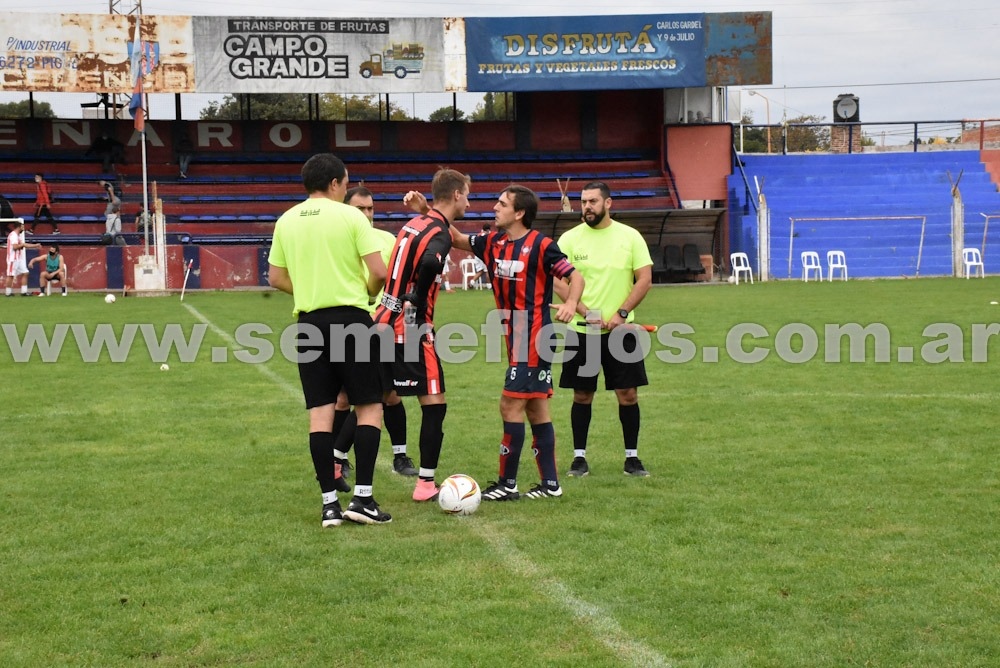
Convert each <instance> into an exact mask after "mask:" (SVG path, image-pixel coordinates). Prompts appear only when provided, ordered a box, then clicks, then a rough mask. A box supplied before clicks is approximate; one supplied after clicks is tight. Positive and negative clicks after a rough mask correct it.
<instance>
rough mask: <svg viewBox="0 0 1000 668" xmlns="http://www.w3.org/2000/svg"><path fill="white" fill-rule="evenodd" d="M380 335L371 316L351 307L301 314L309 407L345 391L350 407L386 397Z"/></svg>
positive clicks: (301, 359)
mask: <svg viewBox="0 0 1000 668" xmlns="http://www.w3.org/2000/svg"><path fill="white" fill-rule="evenodd" d="M379 341H380V339H379V337H378V336H377V335H376V333H375V328H374V327H373V326H372V318H371V314H369V313H368V311H365V310H363V309H359V308H355V307H353V306H337V307H333V308H324V309H318V310H316V311H310V312H308V313H299V322H298V339H297V344H296V350H297V353H298V359H297V363H298V367H299V380H300V381H301V383H302V394H303V396H304V397H305V400H306V408H315V407H317V406H325V405H326V404H332V403H335V402H336V401H337V395H338V394H339V393H340V390H341V389H343V390H345V391H346V392H347V399H348V401H350V402H351V404H352V405H358V404H376V403H379V402H380V401H382V391H383V382H382V373H381V364H380V362H379Z"/></svg>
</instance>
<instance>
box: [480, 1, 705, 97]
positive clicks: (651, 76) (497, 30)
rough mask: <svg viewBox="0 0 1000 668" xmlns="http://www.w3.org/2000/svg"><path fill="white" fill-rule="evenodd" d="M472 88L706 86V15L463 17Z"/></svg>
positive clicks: (490, 89) (576, 88)
mask: <svg viewBox="0 0 1000 668" xmlns="http://www.w3.org/2000/svg"><path fill="white" fill-rule="evenodd" d="M465 50H466V67H467V70H466V75H467V84H468V89H469V90H470V91H497V92H499V91H529V90H535V91H554V90H607V89H628V88H694V87H699V86H705V85H706V77H705V14H662V15H639V16H575V17H574V16H560V17H540V18H466V19H465Z"/></svg>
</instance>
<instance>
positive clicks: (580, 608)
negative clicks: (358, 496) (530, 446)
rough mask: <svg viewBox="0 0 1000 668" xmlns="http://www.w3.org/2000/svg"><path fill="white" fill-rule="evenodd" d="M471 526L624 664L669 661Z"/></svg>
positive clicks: (489, 530)
mask: <svg viewBox="0 0 1000 668" xmlns="http://www.w3.org/2000/svg"><path fill="white" fill-rule="evenodd" d="M182 306H183V307H184V308H186V309H187V310H188V311H189V312H190V313H191V315H193V316H194V317H195V318H197V319H198V320H199V321H200V322H202V323H204V324H205V325H207V326H208V328H209V329H211V330H212V331H213V332H214V333H215V334H217V335H218V336H219V337H220V338H221V339H222V340H223V341H225V342H226V344H227V345H228V346H229V347H230V348H231V349H232V350H234V351H235V350H239V346H238V345H237V343H236V339H234V338H233V337H232V336H230V335H229V334H228V333H227V332H225V331H224V330H223V329H221V328H219V327H218V326H216V324H215V323H213V322H212V321H211V320H209V319H208V318H206V317H205V316H204V315H202V313H201V312H200V311H199V310H198V309H196V308H195V307H193V306H191V305H190V304H182ZM254 366H255V367H257V370H258V371H260V372H261V373H262V374H264V375H265V376H266V377H267V378H268V379H269V380H271V381H272V382H274V384H275V385H278V386H279V387H281V388H282V389H284V390H285V391H286V392H288V394H290V395H292V396H293V397H295V398H297V399H300V398H301V397H302V391H301V389H300V388H299V387H298V386H296V385H293V384H292V383H289V382H288V381H287V380H285V379H284V378H282V377H281V376H279V375H278V374H276V373H274V372H273V371H271V370H270V369H269V368H268V367H267V366H266V365H264V364H255V365H254ZM474 526H475V529H474V531H475V532H476V533H477V534H479V536H480V537H481V538H482V539H483V540H485V541H486V542H487V543H489V544H491V545H492V546H493V548H494V549H495V550H496V551H497V553H498V554H499V555H500V557H501V559H502V560H503V562H504V563H505V564H507V565H508V566H511V567H513V569H514V570H515V571H517V572H519V573H520V574H521V575H522V576H525V577H529V578H531V579H532V580H534V581H535V582H537V583H539V584H540V585H541V587H542V591H544V592H545V594H546V595H547V596H548V597H549V598H550V599H551V600H552V601H554V602H555V603H557V604H559V605H561V606H562V607H563V608H565V609H567V610H569V612H570V613H571V614H572V615H573V617H575V618H577V619H578V620H580V621H582V622H585V624H584V626H583V628H585V629H587V630H588V631H589V632H590V634H591V635H592V636H594V638H595V639H596V640H598V641H599V642H600V643H602V644H603V645H605V646H606V647H607V648H608V649H610V650H611V651H612V652H614V654H615V656H617V657H618V658H620V659H621V660H622V661H623V662H624V663H625V664H626V665H629V666H637V667H640V668H645V667H646V666H650V667H657V666H670V662H668V661H667V659H665V658H664V657H663V655H661V654H660V653H658V652H657V651H656V650H654V649H653V648H651V647H649V646H648V645H646V644H644V643H642V642H639V641H638V640H635V639H633V638H631V637H630V636H629V635H628V633H626V632H625V630H624V629H622V627H621V626H619V624H618V622H616V621H615V620H614V618H613V617H612V616H611V615H610V614H608V612H607V611H605V610H602V609H601V608H600V607H598V606H596V605H594V604H592V603H588V602H587V601H584V600H583V599H581V598H579V597H578V596H576V595H575V594H573V592H572V591H570V589H569V587H567V586H566V585H565V584H563V583H562V582H561V581H559V580H557V579H555V578H552V577H549V576H547V575H546V574H545V573H543V572H542V571H541V569H539V568H538V567H537V566H536V565H535V564H533V563H532V562H531V561H530V560H529V559H528V558H527V557H526V556H525V555H524V554H523V553H522V552H521V551H519V550H518V549H517V548H516V547H514V545H513V544H511V542H510V541H509V540H507V539H506V538H505V537H504V536H503V535H501V534H500V532H499V531H498V530H497V528H496V527H495V526H484V525H481V524H478V523H476V524H475V525H474Z"/></svg>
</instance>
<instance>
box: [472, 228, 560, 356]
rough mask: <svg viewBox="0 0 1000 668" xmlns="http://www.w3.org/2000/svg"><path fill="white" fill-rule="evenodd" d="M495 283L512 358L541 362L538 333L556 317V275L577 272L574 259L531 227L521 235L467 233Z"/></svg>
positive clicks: (473, 249)
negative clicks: (553, 311) (553, 308)
mask: <svg viewBox="0 0 1000 668" xmlns="http://www.w3.org/2000/svg"><path fill="white" fill-rule="evenodd" d="M469 242H470V244H471V245H472V252H473V253H475V254H476V255H477V256H478V257H479V258H480V259H481V260H482V261H483V262H485V263H486V269H487V272H488V273H489V276H490V282H491V283H492V284H493V296H494V298H495V299H496V303H497V308H498V309H500V310H501V311H502V312H503V317H504V325H505V330H506V338H507V359H508V361H509V363H510V364H528V365H530V366H538V365H539V363H540V361H541V358H540V357H539V355H538V346H537V345H536V344H537V341H538V335H539V333H540V332H541V330H542V328H543V327H545V326H546V325H550V324H551V323H552V315H551V313H550V312H549V306H550V304H551V303H552V280H553V278H556V279H560V280H561V279H564V278H566V277H567V276H569V275H570V274H572V273H573V265H571V264H570V263H569V261H568V260H567V259H566V256H565V255H564V254H563V252H562V251H560V250H559V246H558V245H557V244H556V242H555V241H553V240H552V239H550V238H549V237H547V236H545V235H544V234H541V233H540V232H537V231H535V230H528V233H527V234H525V235H524V236H523V237H521V238H520V239H516V240H513V241H512V240H511V239H509V238H507V235H506V234H505V233H501V232H491V233H490V234H485V235H483V234H477V235H473V236H471V237H470V238H469Z"/></svg>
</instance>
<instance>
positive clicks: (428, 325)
mask: <svg viewBox="0 0 1000 668" xmlns="http://www.w3.org/2000/svg"><path fill="white" fill-rule="evenodd" d="M470 182H471V180H470V179H469V177H468V176H467V175H465V174H462V173H461V172H457V171H455V170H454V169H439V170H438V171H437V173H435V174H434V179H433V180H432V181H431V192H432V197H433V202H432V204H431V206H430V208H429V209H427V210H426V211H425V212H424V213H423V214H421V215H418V216H415V217H413V218H411V219H410V220H409V221H407V223H406V224H405V225H403V229H401V230H400V231H399V234H398V235H397V236H396V244H395V246H393V249H392V254H391V255H390V257H389V265H388V277H387V278H386V282H385V292H384V293H383V295H382V303H381V304H380V305H379V307H378V309H377V310H376V311H375V316H374V320H375V326H376V327H382V328H386V327H387V328H389V329H391V332H392V338H393V341H394V342H395V360H394V361H393V362H392V363H391V365H390V366H391V368H392V379H391V387H392V388H393V390H392V392H391V393H390V397H389V398H388V399H387V402H389V401H393V399H394V398H393V397H391V394H392V393H395V394H396V395H398V396H414V395H415V396H416V397H417V400H418V401H419V402H420V411H421V420H420V467H419V468H418V470H417V484H416V487H415V488H414V490H413V500H414V501H431V500H432V499H435V498H437V494H438V488H437V485H436V484H435V483H434V474H435V471H436V469H437V465H438V460H439V459H440V456H441V444H442V442H443V441H444V431H443V427H444V416H445V414H446V413H447V412H448V404H447V402H446V401H445V393H444V392H445V387H444V372H443V369H442V367H441V360H440V359H439V358H438V355H437V351H435V349H434V306H435V304H436V302H437V296H438V292H439V290H440V287H441V285H440V284H441V270H442V269H443V268H444V258H445V256H446V255H447V254H448V253H449V252H450V251H451V233H450V232H449V231H448V230H449V228H450V227H451V224H452V223H453V222H454V221H456V220H459V219H460V218H462V217H463V216H464V215H465V211H466V209H468V208H469V184H470ZM421 199H422V196H421ZM405 201H406V200H405V199H404V202H405ZM423 204H424V206H425V207H426V201H424V202H423ZM419 210H423V209H419Z"/></svg>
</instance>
